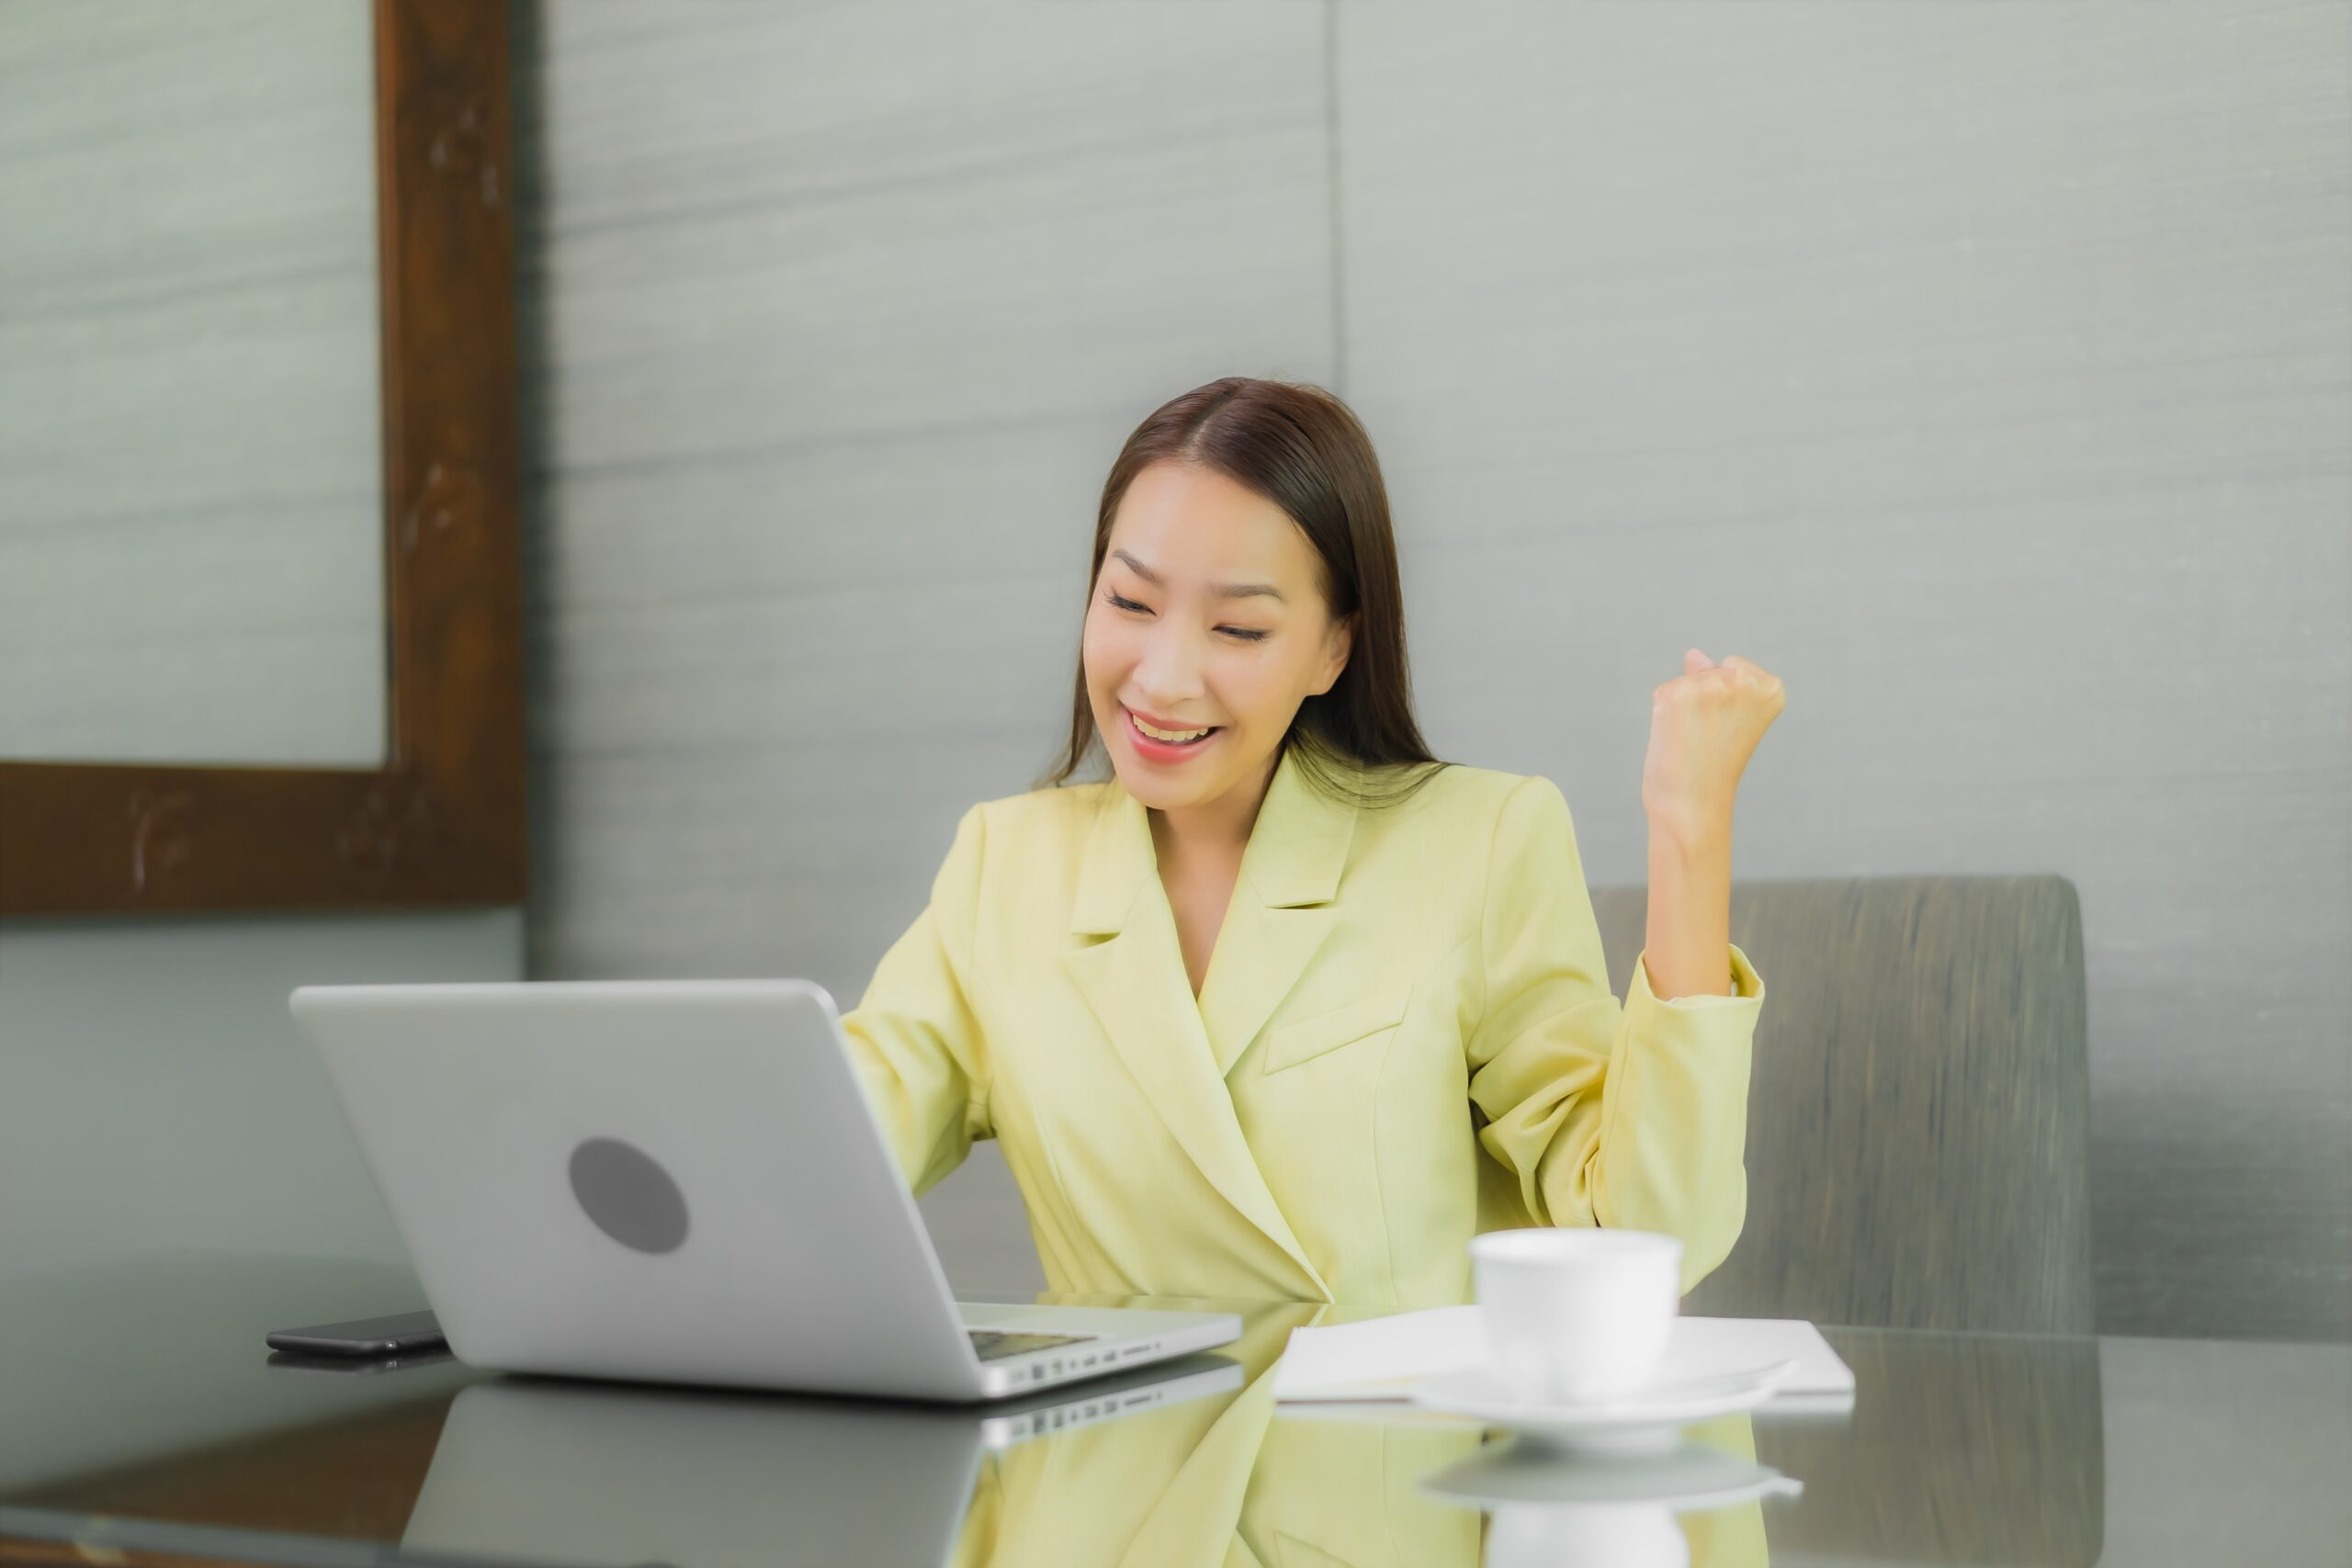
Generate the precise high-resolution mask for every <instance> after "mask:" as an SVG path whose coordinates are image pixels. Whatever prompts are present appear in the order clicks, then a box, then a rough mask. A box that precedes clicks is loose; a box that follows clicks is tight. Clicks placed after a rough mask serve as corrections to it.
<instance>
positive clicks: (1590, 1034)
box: [1467, 775, 1764, 1291]
mask: <svg viewBox="0 0 2352 1568" xmlns="http://www.w3.org/2000/svg"><path fill="white" fill-rule="evenodd" d="M1479 943H1480V952H1481V958H1482V968H1483V971H1484V974H1485V977H1486V1003H1485V1006H1484V1009H1483V1010H1482V1011H1481V1013H1480V1016H1479V1021H1478V1023H1477V1025H1476V1029H1475V1030H1474V1032H1472V1034H1471V1036H1470V1039H1469V1042H1468V1047H1467V1049H1468V1053H1469V1066H1470V1074H1471V1076H1470V1099H1471V1100H1472V1102H1473V1104H1475V1105H1476V1108H1477V1110H1478V1111H1480V1112H1481V1114H1482V1115H1483V1116H1484V1118H1485V1125H1484V1126H1482V1127H1481V1128H1480V1129H1479V1132H1478V1141H1479V1143H1480V1144H1481V1145H1483V1146H1484V1147H1485V1149H1486V1151H1487V1153H1488V1154H1489V1155H1491V1156H1494V1158H1495V1159H1497V1160H1498V1161H1499V1162H1501V1164H1502V1166H1503V1168H1504V1170H1505V1171H1506V1172H1507V1173H1508V1175H1509V1177H1510V1179H1511V1180H1512V1181H1513V1182H1514V1183H1515V1185H1516V1187H1517V1189H1518V1195H1519V1198H1520V1201H1521V1203H1523V1204H1524V1206H1525V1208H1526V1211H1527V1213H1528V1214H1529V1215H1530V1216H1532V1218H1533V1220H1534V1221H1535V1223H1536V1224H1552V1225H1590V1224H1599V1225H1606V1226H1611V1227H1616V1228H1620V1229H1627V1230H1646V1231H1662V1232H1665V1233H1667V1234H1668V1235H1675V1236H1679V1237H1680V1238H1681V1241H1682V1248H1683V1252H1682V1288H1683V1289H1684V1290H1685V1291H1688V1290H1689V1289H1690V1288H1691V1286H1692V1285H1694V1284H1696V1283H1697V1282H1698V1281H1699V1280H1701V1279H1702V1278H1704V1277H1705V1276H1706V1274H1707V1273H1708V1272H1709V1271H1710V1270H1712V1269H1713V1268H1714V1267H1715V1265H1717V1264H1718V1263H1721V1262H1722V1261H1723V1260H1724V1258H1725V1257H1726V1256H1727V1255H1728V1254H1729V1253H1730V1251H1731V1247H1732V1243H1733V1242H1734V1241H1735V1240H1736V1239H1737V1237H1738V1235H1739V1231H1740V1226H1741V1224H1742V1223H1743V1222H1744V1221H1745V1220H1746V1218H1747V1167H1746V1165H1745V1163H1744V1156H1745V1152H1746V1146H1747V1070H1748V1056H1749V1051H1750V1047H1751V1045H1752V1044H1753V1043H1754V1039H1755V1032H1756V1019H1757V1015H1758V1012H1759V1011H1760V1010H1762V1007H1763V1002H1764V983H1763V980H1762V978H1761V977H1760V976H1758V974H1757V973H1756V970H1755V968H1754V966H1753V965H1752V964H1749V963H1748V961H1747V954H1746V953H1742V952H1741V951H1740V950H1739V948H1738V947H1737V946H1736V945H1734V946H1732V948H1731V951H1730V953H1729V955H1728V956H1729V960H1730V968H1731V972H1732V978H1733V982H1734V984H1735V986H1736V991H1737V994H1736V995H1735V996H1731V997H1714V998H1700V997H1693V998H1677V999H1675V1000H1672V1001H1662V1000H1660V999H1659V998H1657V996H1656V995H1655V994H1654V993H1653V992H1652V991H1651V989H1650V986H1649V976H1648V964H1647V953H1646V951H1645V953H1643V955H1642V956H1640V957H1637V958H1636V959H1635V960H1634V970H1633V978H1632V981H1631V982H1630V984H1629V986H1628V988H1627V994H1626V998H1625V1002H1624V1005H1623V1007H1622V1008H1621V1007H1620V1006H1619V1005H1618V1002H1617V998H1616V997H1615V996H1614V995H1613V994H1612V993H1611V991H1610V989H1609V973H1608V967H1607V964H1606V963H1605V962H1604V960H1603V957H1602V953H1601V946H1600V924H1599V922H1598V921H1597V920H1596V919H1595V918H1594V916H1593V910H1592V897H1591V895H1590V894H1589V892H1588V891H1587V889H1586V886H1585V880H1584V866H1583V863H1582V861H1581V859H1580V858H1579V857H1578V855H1577V843H1576V830H1575V827H1574V825H1573V823H1572V822H1571V820H1570V818H1569V815H1568V803H1567V801H1566V798H1565V797H1564V796H1563V795H1561V794H1560V790H1559V786H1558V785H1556V784H1554V783H1553V782H1552V781H1551V780H1549V779H1547V778H1544V777H1542V776H1541V775H1534V776H1531V777H1529V778H1527V779H1525V780H1522V781H1521V783H1520V784H1517V785H1515V786H1514V787H1513V788H1512V790H1511V792H1510V795H1508V796H1507V797H1506V798H1505V799H1504V802H1503V807H1502V811H1501V813H1500V815H1499V817H1498V820H1497V822H1496V827H1495V838H1494V842H1493V845H1492V847H1491V850H1490V858H1489V862H1488V865H1487V893H1486V897H1485V903H1484V907H1483V909H1482V911H1481V915H1480V925H1479Z"/></svg>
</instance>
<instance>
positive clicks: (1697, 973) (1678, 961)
mask: <svg viewBox="0 0 2352 1568" xmlns="http://www.w3.org/2000/svg"><path fill="white" fill-rule="evenodd" d="M1642 962H1643V964H1644V965H1645V967H1646V968H1647V969H1648V970H1649V984H1650V990H1651V992H1652V994H1654V995H1655V996H1657V998H1658V999H1659V1000H1660V1001H1671V1000H1673V999H1674V998H1677V997H1728V996H1731V995H1734V994H1735V992H1734V987H1733V986H1732V976H1731V817H1730V814H1729V813H1728V812H1724V813H1714V812H1708V813H1704V814H1702V815H1700V816H1698V817H1697V818H1680V817H1677V816H1673V815H1668V814H1658V813H1654V814H1652V816H1651V818H1650V898H1649V929H1648V931H1647V933H1646V937H1645V948H1644V957H1643V960H1642Z"/></svg>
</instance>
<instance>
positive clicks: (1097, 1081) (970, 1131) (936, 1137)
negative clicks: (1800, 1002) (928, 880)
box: [842, 753, 1764, 1307]
mask: <svg viewBox="0 0 2352 1568" xmlns="http://www.w3.org/2000/svg"><path fill="white" fill-rule="evenodd" d="M1728 960H1729V966H1730V969H1731V973H1732V977H1733V979H1734V981H1735V983H1736V988H1737V994H1736V996H1732V997H1714V998H1685V999H1682V1000H1678V1001H1660V1000H1659V999H1658V998H1657V997H1655V996H1653V995H1652V994H1651V992H1650V989H1649V986H1648V982H1647V976H1646V974H1645V964H1642V963H1640V962H1637V963H1636V964H1634V978H1633V982H1632V987H1631V994H1630V995H1629V997H1628V998H1626V1001H1625V1003H1624V1005H1623V1007H1620V1005H1619V1004H1618V1001H1617V998H1615V997H1614V996H1612V995H1611V992H1610V990H1609V983H1608V977H1607V971H1606V969H1605V967H1604V964H1603V962H1602V956H1601V947H1600V931H1599V928H1598V926H1597V925H1596V924H1595V921H1594V919H1593V912H1592V902H1591V897H1590V895H1589V893H1588V892H1587V890H1586V886H1585V880H1584V873H1583V866H1582V863H1581V861H1580V860H1579V858H1578V856H1577V845H1576V836H1575V832H1574V829H1573V828H1572V827H1571V825H1570V821H1569V816H1568V807H1567V802H1566V800H1565V799H1564V798H1563V797H1562V795H1561V794H1560V791H1559V789H1558V787H1557V786H1556V785H1555V784H1553V783H1552V782H1551V781H1550V780H1548V779H1545V778H1543V777H1541V776H1537V775H1521V774H1514V773H1499V772H1496V771H1494V770H1491V769H1485V768H1468V767H1452V768H1447V769H1444V770H1442V772H1440V773H1437V774H1436V775H1435V776H1434V777H1432V778H1431V779H1430V781H1429V782H1428V783H1427V784H1424V785H1423V786H1422V787H1421V789H1420V791H1419V793H1418V794H1417V795H1413V796H1412V797H1411V798H1410V799H1409V800H1408V801H1407V802H1405V803H1404V804H1402V805H1399V806H1396V807H1385V808H1365V809H1359V808H1358V807H1354V806H1352V805H1349V804H1345V803H1341V802H1336V801H1333V800H1331V799H1330V798H1329V797H1328V796H1326V795H1322V794H1320V793H1319V792H1317V791H1316V790H1314V789H1313V788H1311V787H1310V785H1309V784H1308V783H1307V781H1306V778H1305V777H1304V776H1303V774H1302V773H1300V771H1299V769H1298V766H1297V763H1296V760H1295V755H1293V754H1289V753H1286V754H1285V755H1284V757H1283V761H1282V762H1281V763H1280V765H1279V766H1277V768H1276V769H1275V771H1274V775H1273V778H1272V783H1271V784H1270V785H1269V787H1268V789H1267V793H1266V798H1265V800H1264V802H1263V804H1262V805H1261V807H1260V808H1259V813H1258V818H1257V821H1256V824H1255V826H1254V828H1253V829H1252V831H1251V833H1250V842H1249V846H1248V848H1247V851H1246V852H1245V853H1244V854H1243V856H1242V861H1241V876H1240V881H1239V883H1238V885H1237V886H1236V887H1235V890H1234V895H1233V902H1232V906H1231V908H1229V910H1228V911H1227V915H1226V920H1225V925H1224V927H1223V929H1222V930H1221V931H1220V932H1219V934H1218V936H1217V940H1216V948H1215V951H1214V953H1213V955H1212V958H1211V960H1210V964H1209V968H1208V972H1207V975H1206V976H1205V978H1204V982H1203V985H1202V988H1201V994H1200V997H1199V998H1198V999H1197V1001H1196V1000H1195V998H1194V997H1193V988H1192V983H1191V980H1190V978H1189V977H1188V976H1187V975H1186V973H1185V969H1184V961H1183V954H1182V949H1181V948H1180V946H1179V945H1178V942H1177V936H1176V924H1175V919H1174V916H1173V914H1172V913H1171V912H1170V906H1169V902H1168V896H1167V891H1166V889H1165V888H1164V887H1163V886H1161V884H1160V880H1159V865H1158V857H1157V854H1156V852H1155V851H1154V849H1153V845H1152V839H1151V830H1150V826H1149V822H1148V818H1147V816H1146V814H1145V809H1144V807H1143V805H1142V804H1141V803H1140V802H1139V801H1137V800H1136V798H1135V797H1134V796H1133V795H1129V794H1128V793H1127V792H1126V790H1125V788H1124V787H1123V786H1122V785H1120V784H1119V783H1118V782H1117V781H1116V780H1115V779H1114V780H1111V781H1108V782H1105V783H1102V784H1084V785H1077V786H1072V787H1068V788H1060V789H1046V790H1036V791H1032V792H1031V793H1029V794H1026V795H1012V796H1008V797H1006V798H1004V799H1001V800H992V801H988V802H985V803H983V804H981V805H978V806H975V807H972V808H971V809H970V810H968V811H967V812H966V813H965V814H964V817H963V819H962V820H961V821H960V822H959V823H958V824H957V826H956V840H955V843H954V845H953V847H952V848H951V849H950V850H949V851H948V852H947V858H946V861H945V863H944V864H943V865H941V867H940V869H939V873H938V875H937V876H936V877H935V878H934V880H933V884H932V890H931V902H930V904H929V906H928V907H927V908H925V909H924V910H923V912H922V915H921V916H919V917H918V918H917V919H916V920H915V921H914V923H913V924H912V925H911V926H910V927H909V928H908V929H907V931H906V932H905V933H904V934H903V935H901V936H900V937H899V940H898V941H897V942H894V943H893V944H892V945H891V947H890V949H889V951H888V953H885V954H884V955H883V957H882V961H881V963H880V964H879V965H878V966H877V967H876V970H875V973H874V978H873V980H872V982H871V983H870V984H869V985H868V986H867V987H866V990H865V996H864V998H862V999H861V1000H860V1001H859V1003H858V1005H857V1007H856V1008H854V1010H851V1011H850V1012H849V1013H847V1014H846V1015H845V1016H844V1017H843V1019H842V1022H843V1024H844V1026H845V1027H846V1029H847V1032H848V1034H849V1038H850V1042H851V1044H852V1047H853V1050H854V1055H855V1059H856V1062H857V1065H858V1068H859V1071H860V1073H861V1075H862V1077H863V1078H864V1081H865V1088H866V1091H867V1094H868V1097H869V1098H870V1099H871V1100H872V1101H873V1103H874V1105H875V1107H876V1113H877V1114H878V1116H879V1117H880V1119H881V1122H882V1123H883V1126H884V1128H885V1129H886V1131H887V1132H888V1136H889V1139H890V1142H891V1144H892V1145H893V1147H894V1149H895V1151H896V1153H897V1155H898V1158H899V1166H900V1168H902V1170H903V1171H904V1172H905V1174H906V1177H907V1179H908V1181H909V1184H910V1186H911V1187H912V1188H913V1189H914V1190H916V1191H917V1192H921V1191H922V1190H926V1189H928V1188H929V1187H930V1186H931V1185H932V1184H933V1183H934V1182H936V1181H937V1180H938V1179H940V1178H941V1177H943V1176H944V1175H946V1174H947V1173H948V1172H949V1171H950V1170H952V1169H954V1168H955V1167H956V1165H957V1164H958V1163H959V1162H960V1161H962V1159H963V1158H964V1156H965V1155H966V1154H967V1152H968V1151H969V1149H970V1147H971V1143H972V1140H973V1139H975V1138H985V1137H994V1138H996V1139H997V1140H998V1141H999V1143H1000V1144H1001V1146H1002V1148H1003V1151H1004V1156H1005V1159H1006V1162H1007V1164H1008V1165H1009V1166H1010V1167H1011V1168H1012V1174H1013V1178H1014V1179H1015V1180H1016V1181H1018V1182H1019V1184H1020V1187H1021V1192H1022V1196H1023V1200H1024V1201H1025V1202H1026V1205H1027V1208H1028V1214H1029V1227H1030V1233H1031V1235H1033V1236H1034V1237H1035V1242H1036V1247H1037V1254H1038V1257H1039V1259H1040V1260H1041V1261H1042V1263H1043V1264H1044V1267H1045V1272H1046V1280H1047V1282H1048V1284H1049V1285H1050V1286H1051V1287H1052V1288H1053V1289H1054V1290H1057V1291H1070V1292H1114V1293H1122V1294H1126V1293H1140V1294H1157V1295H1194V1296H1235V1297H1248V1298H1253V1299H1266V1298H1293V1299H1298V1300H1303V1301H1324V1302H1340V1303H1363V1304H1379V1305H1388V1306H1405V1307H1410V1306H1425V1305H1435V1304H1442V1303H1458V1302H1464V1301H1467V1300H1469V1299H1470V1264H1469V1258H1468V1253H1467V1243H1468V1242H1469V1239H1470V1237H1471V1236H1472V1235H1473V1234H1475V1233H1476V1232H1478V1231H1482V1230H1490V1229H1495V1228H1498V1227H1501V1226H1506V1225H1525V1224H1561V1225H1589V1224H1601V1225H1611V1226H1619V1227H1625V1228H1632V1229H1640V1230H1657V1231H1667V1232H1670V1233H1672V1234H1673V1235H1678V1236H1680V1237H1681V1238H1682V1241H1683V1244H1684V1247H1685V1253H1684V1268H1683V1277H1684V1278H1683V1282H1684V1286H1685V1288H1686V1289H1687V1288H1688V1287H1689V1285H1690V1284H1691V1282H1693V1281H1695V1280H1698V1279H1699V1277H1700V1276H1702V1274H1704V1273H1706V1272H1707V1270H1709V1269H1713V1267H1714V1266H1715V1265H1716V1264H1717V1263H1718V1262H1720V1261H1722V1259H1723V1258H1724V1255H1725V1253H1727V1252H1728V1251H1729V1250H1730V1248H1731V1245H1732V1241H1733V1239H1734V1238H1735V1237H1736V1236H1737V1235H1738V1234H1739V1228H1740V1223H1741V1220H1742V1218H1743V1216H1744V1214H1745V1212H1746V1207H1747V1173H1746V1170H1745V1168H1743V1166H1742V1164H1741V1155H1742V1149H1743V1145H1744V1143H1745V1134H1746V1125H1747V1069H1748V1052H1749V1046H1750V1043H1751V1041H1752V1039H1753V1036H1754V1032H1755V1027H1756V1018H1757V1014H1758V1010H1760V1008H1761V1006H1762V1003H1763V998H1764V987H1763V982H1762V981H1761V980H1760V979H1759V978H1758V976H1757V973H1756V971H1755V969H1754V968H1753V967H1752V966H1751V965H1750V964H1749V963H1748V961H1747V955H1746V954H1745V953H1741V952H1740V951H1739V949H1738V948H1737V947H1736V946H1734V947H1732V948H1731V950H1730V953H1729V955H1728Z"/></svg>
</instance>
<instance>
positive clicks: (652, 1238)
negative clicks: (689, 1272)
mask: <svg viewBox="0 0 2352 1568" xmlns="http://www.w3.org/2000/svg"><path fill="white" fill-rule="evenodd" d="M571 1195H572V1196H573V1197H575V1198H577V1199H579V1200H580V1207H581V1209H582V1211H583V1212H584V1213H586V1214H587V1216H588V1217H589V1218H590V1219H592V1220H594V1221H595V1222H596V1228H597V1229H598V1230H600V1231H603V1232H604V1233H605V1235H608V1236H611V1237H612V1238H613V1239H614V1240H615V1241H616V1242H619V1243H620V1244H621V1245H622V1246H623V1247H635V1248H636V1249H637V1250H638V1251H639V1252H675V1251H676V1250H677V1249H678V1247H680V1246H681V1245H682V1244H683V1243H684V1241H685V1239H686V1195H685V1194H684V1192H681V1191H679V1190H678V1184H677V1182H676V1181H674V1180H673V1179H671V1176H670V1173H669V1172H668V1171H666V1170H664V1169H662V1167H661V1166H660V1165H659V1164H657V1163H656V1162H655V1161H654V1158H653V1156H650V1155H649V1154H647V1153H646V1152H645V1151H644V1150H642V1149H640V1148H639V1147H637V1146H636V1145H633V1144H625V1143H622V1142H621V1141H620V1140H619V1139H618V1138H591V1139H589V1140H588V1141H587V1142H586V1143H584V1144H582V1145H580V1146H579V1147H578V1148H576V1149H574V1150H572V1151H571Z"/></svg>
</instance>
